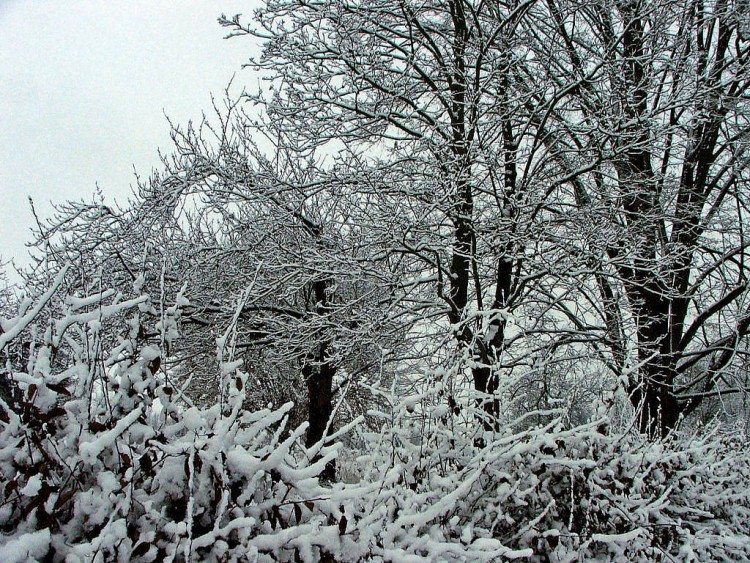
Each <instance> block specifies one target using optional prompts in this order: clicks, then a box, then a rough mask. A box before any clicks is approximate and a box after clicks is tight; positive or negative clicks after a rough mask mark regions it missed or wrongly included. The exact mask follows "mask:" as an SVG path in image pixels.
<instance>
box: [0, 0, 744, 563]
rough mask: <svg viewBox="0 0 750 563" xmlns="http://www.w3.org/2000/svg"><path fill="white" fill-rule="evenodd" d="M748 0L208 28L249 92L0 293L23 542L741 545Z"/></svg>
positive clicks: (13, 475) (55, 235)
mask: <svg viewBox="0 0 750 563" xmlns="http://www.w3.org/2000/svg"><path fill="white" fill-rule="evenodd" d="M747 17H748V16H747V15H746V9H745V7H744V5H742V4H737V5H735V4H732V3H730V2H727V1H725V0H717V1H715V2H708V3H705V2H703V3H702V2H692V3H689V2H681V1H670V2H668V1H661V0H660V1H659V2H639V1H620V0H617V1H610V0H596V2H593V3H592V2H580V3H579V2H575V1H571V0H561V1H555V0H547V1H545V2H533V1H528V2H508V3H504V2H478V3H477V2H470V1H466V0H425V1H406V2H404V1H402V0H375V1H374V2H367V3H358V2H348V1H345V0H332V1H325V2H305V1H299V0H269V1H267V2H266V4H265V5H264V7H263V9H261V10H260V11H258V13H257V14H256V19H255V21H254V22H252V23H251V22H247V21H244V20H242V19H241V18H240V17H234V18H226V17H222V18H221V19H220V22H221V23H222V25H224V26H225V27H226V28H227V29H229V30H230V32H231V34H232V35H234V36H247V35H251V36H254V37H256V38H261V40H262V42H263V46H264V47H263V49H264V50H263V52H262V55H260V56H259V57H257V58H256V59H254V60H252V61H251V63H250V67H251V68H254V69H255V70H256V71H257V72H258V73H259V75H260V76H262V77H264V79H267V83H266V84H265V85H264V86H262V87H261V88H259V90H258V91H255V92H252V93H250V94H246V95H244V96H242V97H241V98H240V99H238V100H232V101H228V102H227V104H226V105H225V106H223V107H221V108H215V115H213V116H212V117H210V118H207V119H204V121H203V122H202V123H201V125H200V126H196V127H194V126H193V125H189V126H188V127H184V128H180V127H177V128H175V129H174V130H173V138H174V141H175V151H174V154H173V155H172V156H171V157H169V158H165V159H164V161H163V167H162V169H161V170H160V171H158V172H156V173H154V175H153V176H152V177H151V178H149V179H148V180H146V181H142V182H140V184H139V186H138V194H137V195H136V197H135V199H134V200H133V201H131V202H130V203H129V205H128V206H127V207H126V208H123V209H112V208H110V207H107V206H105V205H102V204H100V203H92V204H84V203H67V204H64V205H62V206H60V208H59V209H58V213H57V214H56V216H55V217H53V218H52V219H50V220H49V222H48V223H46V224H45V225H40V228H39V232H38V239H37V241H36V242H35V247H36V250H37V263H36V264H35V266H34V268H32V269H30V270H29V271H28V272H26V273H25V286H24V288H23V292H24V293H25V295H26V299H25V300H23V301H22V302H19V303H16V302H14V299H13V298H12V295H11V293H8V292H4V293H3V294H2V299H3V301H2V303H0V305H1V307H0V316H2V319H0V321H1V322H0V327H1V328H2V331H1V332H0V354H2V358H3V366H2V368H0V399H1V400H0V421H1V422H0V475H2V479H3V487H2V490H0V527H1V528H2V532H3V534H4V535H3V536H2V538H0V541H2V543H3V544H4V546H5V548H7V549H6V552H7V553H9V554H10V555H9V557H10V558H11V559H13V560H25V558H26V557H30V558H37V559H42V558H46V559H48V560H71V561H73V560H91V559H94V560H115V559H118V560H129V559H142V560H147V561H152V560H157V559H163V558H168V559H170V560H175V559H176V560H206V559H208V560H228V561H234V560H255V559H258V560H269V561H271V560H290V561H298V560H303V561H317V560H342V561H359V560H370V559H374V560H397V561H400V560H411V559H413V560H472V561H474V560H502V559H510V558H525V559H529V560H534V561H573V560H586V559H592V558H598V559H604V560H617V561H633V560H670V558H679V559H681V560H683V559H684V560H698V561H704V560H715V559H721V558H725V559H729V560H744V559H746V558H748V557H750V553H748V545H750V538H748V536H747V529H748V524H749V523H750V503H749V502H748V501H749V499H748V492H747V491H748V484H750V483H748V480H749V479H750V457H749V453H748V452H749V451H748V447H747V423H748V420H750V419H749V418H748V416H750V413H749V412H748V405H747V403H746V397H747V390H748V380H747V379H748V363H747V358H748V356H747V344H748V335H749V333H750V314H749V313H748V311H749V310H748V299H750V294H748V287H747V274H748V265H747V260H746V258H747V254H748V243H747V242H746V240H745V225H746V224H748V222H747V219H748V208H747V196H748V188H747V183H746V181H747V178H748V170H747V166H748V162H750V160H748V158H747V155H746V147H747V133H748V122H747V117H748V113H747V110H746V97H747V88H748V83H747V79H748V78H749V77H750V75H748V68H747V65H748V60H747V56H748V52H747V51H748V40H746V33H747V21H746V20H747ZM235 40H237V39H235ZM718 422H721V423H723V424H722V425H718V424H717V423H718ZM410 558H411V559H410Z"/></svg>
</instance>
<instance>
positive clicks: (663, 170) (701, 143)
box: [539, 0, 750, 436]
mask: <svg viewBox="0 0 750 563" xmlns="http://www.w3.org/2000/svg"><path fill="white" fill-rule="evenodd" d="M545 10H547V11H548V13H549V17H548V20H547V21H548V22H549V25H548V26H547V28H546V30H543V34H544V36H545V39H544V41H543V42H542V43H540V48H539V49H540V50H539V52H540V53H541V54H540V57H544V58H545V59H546V60H547V61H548V64H549V69H550V70H549V73H548V74H547V79H548V80H550V79H551V80H553V81H554V82H555V83H558V84H560V83H562V81H564V77H568V76H574V77H577V78H578V81H577V82H576V83H575V88H572V89H570V90H569V91H568V92H567V93H566V95H565V103H564V104H561V105H560V106H559V107H558V108H556V111H555V112H554V114H553V115H552V116H551V119H550V122H549V125H548V129H549V130H550V132H551V134H552V135H554V138H555V142H556V143H559V144H560V146H561V147H565V154H564V157H565V158H564V159H561V164H562V165H563V166H564V167H566V168H567V169H568V170H569V171H570V172H571V173H573V171H576V170H577V171H579V172H580V171H583V172H584V173H583V174H581V173H576V174H574V175H573V176H572V177H571V180H570V183H571V185H572V186H573V187H574V190H573V192H574V197H573V199H574V200H575V202H576V206H577V207H578V209H579V211H580V212H581V214H580V215H578V217H582V216H586V217H587V219H586V220H584V221H583V222H582V223H581V222H578V223H576V225H577V227H576V228H580V229H582V232H584V233H589V238H588V240H587V241H586V242H585V243H584V245H583V247H582V248H581V250H582V252H584V253H585V254H586V255H587V256H588V257H589V260H590V263H591V265H592V270H593V271H594V274H593V276H594V278H595V281H596V284H597V286H598V289H599V293H600V307H599V311H600V318H601V319H602V320H603V322H604V324H605V325H606V327H607V331H606V338H605V341H606V342H607V344H608V346H609V347H610V350H611V353H612V358H613V366H614V368H615V371H616V373H618V375H623V374H624V373H629V374H630V382H629V392H630V396H631V400H632V402H633V405H634V406H635V407H636V408H637V409H638V412H639V420H640V423H639V426H640V429H641V431H642V432H644V433H648V434H650V435H659V436H663V435H666V434H667V433H668V432H669V431H670V430H672V429H673V428H674V427H675V425H676V424H677V422H678V420H679V419H680V417H682V416H685V415H688V414H689V413H690V412H692V411H693V409H695V408H696V407H697V406H698V405H700V404H701V403H702V401H703V400H704V399H705V398H708V397H712V396H716V395H719V394H726V393H730V394H731V393H734V392H738V391H742V390H744V389H745V388H746V384H747V382H746V377H747V374H746V373H745V374H742V373H741V371H740V372H738V371H736V369H735V367H737V368H739V366H740V365H741V364H740V363H736V362H735V360H737V359H741V357H742V356H743V355H744V354H745V346H746V338H745V337H746V335H747V334H748V329H750V309H748V305H747V303H748V291H747V262H746V257H747V250H748V247H747V242H746V240H745V234H744V231H745V225H746V224H747V219H748V215H747V203H746V202H747V199H746V198H747V191H746V181H747V174H748V170H747V165H748V155H747V134H748V113H747V107H746V105H747V102H746V98H747V93H748V78H749V77H750V75H749V74H748V42H747V41H746V34H745V30H746V25H747V24H746V21H747V14H746V10H745V8H744V7H743V6H742V5H740V4H736V5H734V4H732V3H730V2H725V1H724V0H718V1H716V2H695V3H688V2H667V1H663V2H656V3H654V2H639V1H636V2H620V1H614V2H609V1H598V2H594V3H586V4H578V3H576V2H557V1H553V0H550V1H548V2H546V5H545ZM561 77H563V78H561ZM586 225H588V226H586ZM743 341H745V342H744V343H743ZM630 350H633V353H632V354H630V352H629V351H630Z"/></svg>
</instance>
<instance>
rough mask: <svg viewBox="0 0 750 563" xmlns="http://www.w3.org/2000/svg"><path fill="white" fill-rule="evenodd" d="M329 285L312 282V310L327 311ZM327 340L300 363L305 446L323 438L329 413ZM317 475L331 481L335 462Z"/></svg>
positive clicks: (330, 391)
mask: <svg viewBox="0 0 750 563" xmlns="http://www.w3.org/2000/svg"><path fill="white" fill-rule="evenodd" d="M329 285H330V282H329V280H320V281H316V282H314V283H313V288H312V289H313V297H314V299H315V309H316V313H317V314H319V315H326V314H328V312H329V304H328V296H327V294H326V290H327V289H328V287H329ZM330 346H331V343H330V341H329V340H326V339H324V340H323V341H322V342H321V343H320V344H318V346H317V349H316V350H315V351H314V352H313V353H311V354H309V355H308V357H307V358H306V360H305V363H304V365H303V366H302V376H303V378H304V380H305V383H306V385H307V397H308V408H307V421H308V423H309V427H308V429H307V437H306V440H305V444H306V446H307V447H308V448H309V447H311V446H313V445H315V444H317V443H318V442H320V440H322V439H323V438H324V436H325V435H326V427H327V426H328V424H329V421H330V419H331V416H332V415H333V378H334V376H335V375H336V366H335V365H334V364H333V362H332V361H331V358H330V355H329V352H330V350H329V349H330ZM321 478H322V479H323V480H326V481H333V480H334V479H335V478H336V463H335V462H333V461H331V462H329V463H328V464H326V467H325V469H324V470H323V472H322V473H321Z"/></svg>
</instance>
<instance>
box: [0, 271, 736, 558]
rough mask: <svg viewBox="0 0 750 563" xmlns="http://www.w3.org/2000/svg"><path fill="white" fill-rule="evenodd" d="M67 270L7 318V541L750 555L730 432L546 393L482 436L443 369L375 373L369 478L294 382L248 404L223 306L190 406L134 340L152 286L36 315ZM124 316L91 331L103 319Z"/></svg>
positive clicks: (82, 545)
mask: <svg viewBox="0 0 750 563" xmlns="http://www.w3.org/2000/svg"><path fill="white" fill-rule="evenodd" d="M64 273H65V272H63V273H62V274H61V276H59V277H58V278H57V282H56V284H55V285H54V286H53V287H52V289H51V290H50V291H49V292H47V294H45V295H43V296H41V297H40V298H39V299H37V300H36V301H35V302H34V303H31V304H27V305H26V306H25V309H26V310H27V312H26V313H22V314H19V315H18V316H16V317H14V318H11V319H4V320H3V328H4V331H5V332H4V334H3V336H4V340H3V345H4V346H6V347H7V346H9V345H10V344H11V343H12V340H13V339H20V338H24V335H26V336H28V337H31V335H33V334H36V335H37V337H36V338H35V339H34V341H33V342H32V343H31V346H30V349H31V355H30V356H29V359H28V363H27V365H26V366H19V365H15V364H13V363H12V362H11V361H10V360H8V362H7V363H6V366H5V371H4V372H3V377H5V378H7V381H8V382H9V383H10V388H11V389H12V393H11V395H12V398H11V399H10V402H8V401H7V400H4V401H3V403H0V405H1V406H2V416H3V420H2V423H1V424H0V475H1V476H2V490H0V498H1V499H2V502H1V503H0V526H2V530H3V536H2V540H1V543H2V545H3V554H4V560H6V561H26V560H28V558H32V559H45V558H46V559H47V560H51V561H62V560H65V561H92V560H93V561H112V560H119V561H127V560H138V561H155V560H186V561H190V560H193V561H203V560H216V561H246V560H249V561H253V560H258V561H283V560H286V561H318V560H322V559H325V558H328V560H338V561H361V560H391V561H430V560H432V561H434V560H441V561H481V560H485V561H488V560H504V559H522V560H530V561H548V560H549V561H576V560H590V559H594V558H596V559H599V560H614V561H637V560H642V561H652V560H661V559H664V558H667V556H668V555H669V556H672V557H678V558H679V559H681V560H693V561H707V560H716V559H718V558H725V559H729V560H744V559H746V558H748V557H750V551H749V549H750V536H748V532H747V530H748V529H749V527H750V452H748V448H747V445H746V444H745V443H744V442H743V441H742V438H741V436H740V435H739V434H736V433H722V432H720V430H719V429H712V430H711V431H706V432H703V433H701V434H696V435H692V436H674V437H673V438H672V439H670V440H667V441H659V442H655V443H654V442H649V441H647V440H645V439H643V437H641V436H639V435H638V434H634V433H628V432H625V433H619V432H615V431H612V430H610V429H609V426H608V423H607V418H606V413H605V412H602V413H600V414H601V415H603V417H602V418H601V419H598V420H594V421H592V422H590V423H588V424H586V425H582V426H574V427H568V426H565V425H564V424H563V422H562V421H563V417H562V415H563V414H564V413H563V412H546V413H536V414H543V415H544V417H542V418H546V419H549V420H550V422H548V423H546V424H544V425H542V426H538V427H529V425H528V424H527V423H526V421H525V420H523V419H522V420H516V421H511V422H509V423H508V424H504V425H503V429H502V430H501V431H499V432H497V433H489V432H486V433H485V435H484V436H483V437H482V442H483V443H484V445H481V442H477V436H476V435H475V431H472V430H471V427H469V426H466V425H465V424H462V423H461V421H460V419H459V417H457V416H455V415H454V411H453V410H452V409H451V408H448V407H447V405H446V398H445V393H444V385H443V384H442V382H438V383H433V384H431V385H428V386H426V388H425V389H424V390H423V391H422V392H421V393H420V394H418V395H411V396H407V397H401V398H397V397H396V395H397V394H396V393H394V392H393V390H392V389H373V393H376V394H379V395H381V396H382V399H383V400H384V401H386V402H387V403H388V404H390V408H389V409H386V410H384V411H377V412H376V411H372V412H370V413H369V416H370V417H371V418H373V419H375V420H379V421H380V431H379V432H374V433H373V432H370V433H368V432H365V431H364V430H362V431H361V432H360V434H361V436H360V438H361V440H362V444H363V446H362V448H361V451H360V453H361V455H360V457H359V458H358V459H356V460H355V461H353V462H350V463H352V464H353V465H356V471H355V470H354V469H352V473H353V474H354V473H357V474H358V477H359V479H357V480H355V481H356V482H353V483H348V484H344V483H327V482H323V481H321V480H320V479H319V478H318V475H319V474H320V473H321V472H322V471H323V469H324V467H325V465H326V463H327V462H328V461H330V460H331V459H333V458H334V457H335V456H336V455H337V447H332V446H324V445H323V444H322V443H319V444H317V445H316V446H314V447H312V448H309V449H308V448H305V447H304V446H303V439H302V438H303V436H304V432H305V430H306V428H305V425H302V426H301V427H299V428H296V429H291V430H290V429H287V428H286V420H287V415H288V413H289V411H290V409H291V405H290V404H287V405H284V406H282V407H281V408H279V409H276V410H271V409H265V410H260V411H256V412H247V411H245V410H243V408H242V403H243V398H244V395H245V385H246V382H247V375H246V374H245V373H244V372H243V371H242V369H241V366H240V365H239V364H240V362H237V361H233V360H232V358H231V343H232V331H231V326H230V327H228V329H227V331H226V333H225V334H224V335H223V336H222V337H220V338H219V339H218V346H217V350H218V351H217V363H216V372H217V374H219V377H218V378H217V381H218V382H219V383H218V384H219V385H221V386H222V389H223V392H222V393H219V394H218V396H219V397H220V399H217V402H216V404H214V405H212V406H210V407H208V408H197V407H195V406H191V405H190V404H189V402H188V401H187V399H185V397H183V396H182V394H181V391H180V390H179V389H175V388H173V387H172V386H171V385H170V382H169V378H168V370H166V369H165V368H164V365H165V364H167V363H168V357H164V356H163V350H161V349H159V348H158V347H155V346H153V345H142V344H141V340H140V337H139V334H143V330H142V329H143V328H144V327H143V324H144V323H145V322H147V321H146V319H153V318H161V317H162V315H151V314H149V313H152V312H153V307H154V306H153V304H152V302H151V300H150V297H149V296H148V295H135V296H133V297H130V298H126V297H125V296H122V295H113V293H112V292H103V293H100V294H97V295H94V296H90V297H88V298H85V299H80V298H76V299H74V298H68V299H67V300H66V303H68V310H67V312H66V314H65V315H64V316H61V317H60V318H54V317H46V316H45V312H46V311H45V306H44V305H45V303H46V302H47V301H49V298H50V296H51V294H52V293H53V292H54V291H55V290H56V289H57V288H58V287H59V286H60V285H61V283H60V282H61V280H62V277H63V275H64ZM163 317H164V318H166V319H168V321H167V322H162V323H161V327H159V329H160V330H162V331H165V332H164V334H166V332H170V338H176V337H177V332H176V331H177V330H178V327H179V318H180V307H179V306H173V307H169V308H168V310H167V311H165V315H163ZM170 319H171V320H170ZM32 324H35V325H36V330H35V332H30V331H29V328H30V326H31V325H32ZM151 328H153V327H151ZM118 329H120V332H119V334H120V336H119V338H118V342H117V343H116V344H115V345H114V346H112V347H111V348H110V349H106V348H105V347H103V346H102V342H103V339H102V336H101V335H102V334H103V332H105V331H112V330H114V332H115V333H116V332H117V330H118ZM436 380H438V381H439V378H436ZM531 414H535V413H531ZM526 418H528V415H527V416H525V417H524V419H526ZM357 422H358V421H357V420H355V421H354V422H353V423H352V424H351V425H349V427H348V428H343V429H342V430H341V431H339V432H338V433H337V434H336V435H333V436H330V437H329V440H328V441H329V442H330V441H335V440H337V439H338V438H340V436H341V434H343V433H345V432H350V431H352V428H351V427H355V426H356V424H357ZM354 431H356V430H354ZM339 446H340V444H339Z"/></svg>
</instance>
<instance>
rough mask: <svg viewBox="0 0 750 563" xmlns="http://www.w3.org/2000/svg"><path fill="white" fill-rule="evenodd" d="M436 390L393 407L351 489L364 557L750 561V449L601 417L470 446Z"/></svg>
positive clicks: (732, 438)
mask: <svg viewBox="0 0 750 563" xmlns="http://www.w3.org/2000/svg"><path fill="white" fill-rule="evenodd" d="M441 389H442V386H441V385H436V386H433V387H432V388H431V389H430V390H429V391H428V392H426V393H424V394H423V395H421V396H411V397H406V398H403V399H401V400H399V401H395V402H394V404H393V409H392V411H391V412H389V413H382V414H381V416H382V417H383V418H384V420H385V423H384V425H383V432H382V433H381V435H380V436H378V437H376V438H372V439H371V442H370V450H371V453H368V454H367V455H366V456H364V457H363V458H362V460H361V463H362V464H364V465H365V466H366V467H367V469H366V475H367V477H368V479H367V482H368V483H371V484H364V483H363V484H361V485H360V488H359V489H358V490H357V489H356V487H353V488H352V489H351V490H350V491H349V493H350V495H351V498H354V499H356V498H358V499H362V501H361V502H360V503H359V505H358V508H357V509H355V510H353V511H352V512H353V513H354V514H355V515H357V516H356V517H355V524H354V530H353V531H352V533H353V534H355V535H357V536H358V542H359V543H364V544H366V545H368V546H369V549H370V551H369V553H370V554H371V555H375V556H377V557H382V558H383V559H385V560H394V561H400V560H415V561H416V560H424V561H431V560H440V561H480V560H485V561H487V560H505V559H517V558H518V559H523V560H530V561H589V560H602V561H660V560H674V559H675V558H676V559H678V560H685V561H714V560H736V561H744V560H747V558H748V557H750V535H749V532H748V530H750V451H749V450H748V445H747V444H746V443H744V442H742V441H741V440H742V438H741V435H740V434H728V435H723V434H721V433H719V432H718V431H717V430H716V429H714V430H713V431H711V432H708V431H706V432H704V433H703V434H702V435H694V436H682V437H675V438H673V439H671V440H668V441H662V442H656V443H653V442H649V441H647V440H645V439H644V438H643V437H642V436H640V435H639V434H637V433H615V432H611V431H610V430H609V427H608V424H607V420H606V418H602V419H601V420H597V421H593V422H591V423H589V424H586V425H581V426H576V427H573V428H567V429H566V428H565V427H564V425H563V424H562V423H561V422H560V420H561V418H558V419H556V420H553V421H552V422H550V423H548V424H546V425H544V426H542V427H537V428H530V429H529V428H527V425H526V424H525V422H524V421H518V422H519V423H518V424H515V425H514V424H509V425H507V427H506V429H505V431H502V430H501V432H500V433H498V434H497V435H496V436H494V438H492V439H487V440H486V446H484V447H481V448H477V447H475V445H474V444H475V440H474V437H473V434H472V433H471V432H467V431H466V429H465V428H464V429H463V430H462V429H461V428H460V427H458V426H457V425H455V424H454V422H455V421H453V420H452V417H451V416H450V415H449V414H448V411H447V410H446V409H445V408H441V400H442V401H443V402H444V399H441V398H442V397H443V394H442V393H441ZM415 403H418V404H419V405H421V409H420V408H419V407H417V408H415ZM420 410H421V412H422V415H421V416H420V415H418V414H417V413H418V412H419V411H420ZM535 414H536V413H529V415H527V416H532V415H534V416H535ZM539 414H540V415H544V416H542V417H541V418H548V417H549V416H550V414H553V413H549V412H547V413H539ZM559 414H562V413H559ZM514 427H516V428H525V429H524V430H522V431H515V432H514V431H513V430H512V428H514ZM415 437H418V438H417V439H415ZM359 515H361V517H360V516H359ZM670 558H672V559H670Z"/></svg>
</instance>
